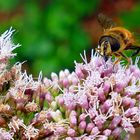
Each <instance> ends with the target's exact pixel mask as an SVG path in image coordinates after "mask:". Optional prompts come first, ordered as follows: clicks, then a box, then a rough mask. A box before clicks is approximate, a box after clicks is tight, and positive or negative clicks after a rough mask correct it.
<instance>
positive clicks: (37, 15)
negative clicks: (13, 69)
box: [0, 0, 140, 76]
mask: <svg viewBox="0 0 140 140" xmlns="http://www.w3.org/2000/svg"><path fill="white" fill-rule="evenodd" d="M98 13H104V14H106V15H108V16H109V17H111V18H113V20H114V21H116V22H117V23H118V24H119V25H120V26H125V27H126V28H128V29H130V30H132V31H133V32H136V33H137V34H140V18H139V16H140V2H139V1H136V0H5V1H4V0H0V32H1V33H2V32H4V31H5V30H7V29H9V28H10V27H11V26H12V27H13V28H14V29H16V32H15V33H14V34H15V35H14V37H13V40H14V42H15V43H20V44H21V45H22V46H21V47H20V48H17V49H16V50H15V52H16V53H17V54H18V55H17V57H15V58H14V59H13V63H15V62H17V61H20V62H23V61H25V60H27V62H26V63H24V65H23V68H24V69H26V70H27V71H28V72H29V73H32V74H33V75H34V76H37V75H38V73H39V71H40V70H42V71H43V74H44V75H50V73H51V72H52V71H53V72H58V71H60V70H61V69H65V68H68V69H69V70H73V69H74V60H77V61H79V62H80V61H81V58H80V55H79V54H80V53H83V50H86V51H87V53H88V52H90V50H91V49H92V48H94V47H95V46H97V42H98V38H99V36H100V34H101V31H102V29H101V27H100V26H99V24H98V22H97V18H96V17H97V15H98Z"/></svg>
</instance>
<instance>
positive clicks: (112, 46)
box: [99, 36, 120, 56]
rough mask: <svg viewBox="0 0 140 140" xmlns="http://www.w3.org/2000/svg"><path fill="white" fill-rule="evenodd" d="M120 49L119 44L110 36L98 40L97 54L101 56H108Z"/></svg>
mask: <svg viewBox="0 0 140 140" xmlns="http://www.w3.org/2000/svg"><path fill="white" fill-rule="evenodd" d="M119 49H120V43H119V41H118V40H117V39H115V38H113V37H111V36H102V37H101V38H100V40H99V52H100V54H101V55H102V56H110V55H111V54H112V53H113V52H116V51H118V50H119Z"/></svg>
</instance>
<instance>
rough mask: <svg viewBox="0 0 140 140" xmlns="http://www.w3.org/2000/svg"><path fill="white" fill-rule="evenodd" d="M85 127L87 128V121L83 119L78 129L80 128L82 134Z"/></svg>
mask: <svg viewBox="0 0 140 140" xmlns="http://www.w3.org/2000/svg"><path fill="white" fill-rule="evenodd" d="M85 129H86V122H85V121H81V122H80V124H79V126H78V130H79V132H80V134H83V133H84V131H85Z"/></svg>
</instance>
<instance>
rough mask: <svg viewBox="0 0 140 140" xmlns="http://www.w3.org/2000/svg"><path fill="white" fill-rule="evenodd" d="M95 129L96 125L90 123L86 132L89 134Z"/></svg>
mask: <svg viewBox="0 0 140 140" xmlns="http://www.w3.org/2000/svg"><path fill="white" fill-rule="evenodd" d="M93 127H95V124H94V123H88V124H87V127H86V132H87V133H88V134H89V133H90V132H91V130H92V129H93Z"/></svg>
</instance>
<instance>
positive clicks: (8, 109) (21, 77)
mask: <svg viewBox="0 0 140 140" xmlns="http://www.w3.org/2000/svg"><path fill="white" fill-rule="evenodd" d="M12 32H13V31H12V30H9V31H6V32H5V33H4V34H2V35H1V36H0V139H2V140H13V139H20V140H38V139H45V138H46V139H48V140H60V139H64V140H108V139H110V140H117V139H124V140H128V139H129V135H130V134H133V133H135V128H136V127H138V126H139V125H140V69H139V68H138V66H137V65H138V61H139V60H138V59H139V58H137V59H136V62H135V64H133V65H132V64H131V65H129V66H122V65H121V64H120V63H118V64H116V65H114V64H113V62H112V61H111V59H109V60H108V61H107V62H105V61H104V59H103V58H102V57H101V56H99V55H97V54H96V53H95V54H94V55H93V54H92V55H91V60H90V62H87V59H86V55H84V58H83V57H82V58H83V61H84V63H77V62H75V71H74V72H72V73H70V72H69V70H67V69H66V70H64V71H60V72H59V74H58V75H57V74H55V73H52V74H51V79H48V78H47V77H45V78H42V73H40V74H39V78H38V80H36V81H35V80H33V77H32V75H28V74H27V73H26V72H22V71H21V63H17V64H15V65H14V66H13V67H11V68H10V69H9V68H8V60H9V59H10V58H11V57H13V56H14V55H15V54H13V53H12V51H13V50H14V49H15V48H16V47H18V46H19V45H13V44H12V42H11V34H12Z"/></svg>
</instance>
